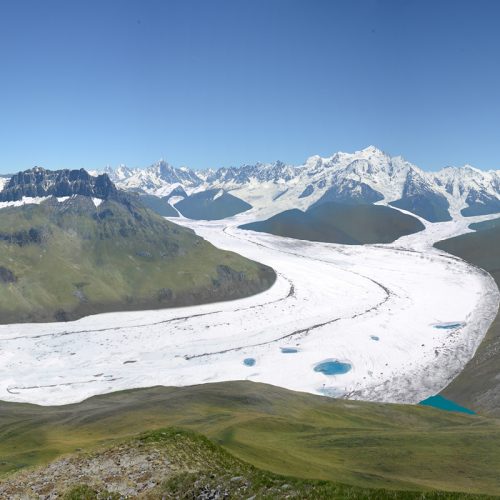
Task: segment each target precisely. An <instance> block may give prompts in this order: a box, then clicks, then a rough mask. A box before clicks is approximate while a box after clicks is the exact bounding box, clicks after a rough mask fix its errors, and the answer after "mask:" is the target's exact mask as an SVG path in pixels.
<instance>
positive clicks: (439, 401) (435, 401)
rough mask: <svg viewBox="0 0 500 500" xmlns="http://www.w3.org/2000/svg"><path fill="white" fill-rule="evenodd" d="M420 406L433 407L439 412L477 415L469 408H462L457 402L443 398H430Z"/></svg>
mask: <svg viewBox="0 0 500 500" xmlns="http://www.w3.org/2000/svg"><path fill="white" fill-rule="evenodd" d="M418 404H419V405H422V406H432V407H434V408H438V409H439V410H445V411H458V412H460V413H468V414H469V415H475V412H474V411H472V410H469V408H465V407H464V406H460V405H459V404H457V403H455V401H451V399H446V398H443V396H431V397H430V398H427V399H424V400H423V401H420V403H418Z"/></svg>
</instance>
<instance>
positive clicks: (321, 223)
mask: <svg viewBox="0 0 500 500" xmlns="http://www.w3.org/2000/svg"><path fill="white" fill-rule="evenodd" d="M240 227H241V228H242V229H250V230H252V231H259V232H264V233H270V234H275V235H277V236H287V237H290V238H298V239H301V240H309V241H323V242H326V243H343V244H345V245H362V244H365V243H391V242H393V241H395V240H396V239H398V238H399V237H401V236H404V235H406V234H412V233H415V232H417V231H421V230H422V229H424V225H423V224H422V223H421V222H420V221H419V220H418V219H416V218H415V217H412V216H410V215H407V214H403V213H401V212H400V211H399V210H394V209H392V208H389V207H384V206H380V205H342V204H338V203H322V204H320V205H317V206H314V207H312V208H310V209H309V210H307V211H306V212H302V211H301V210H297V209H294V210H287V211H285V212H282V213H280V214H278V215H275V216H273V217H271V218H270V219H267V220H265V221H261V222H252V223H250V224H244V225H242V226H240Z"/></svg>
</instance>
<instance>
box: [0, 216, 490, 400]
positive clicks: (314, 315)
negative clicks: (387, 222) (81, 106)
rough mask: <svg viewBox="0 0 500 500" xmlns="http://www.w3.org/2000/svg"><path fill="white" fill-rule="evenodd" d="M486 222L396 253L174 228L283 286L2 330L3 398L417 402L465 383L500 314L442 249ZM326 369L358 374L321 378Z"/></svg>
mask: <svg viewBox="0 0 500 500" xmlns="http://www.w3.org/2000/svg"><path fill="white" fill-rule="evenodd" d="M491 217H492V216H489V218H491ZM487 218H488V216H487V217H469V218H467V219H463V218H460V217H458V218H456V219H455V220H454V221H452V222H444V223H436V224H428V223H426V226H427V228H426V230H425V231H423V232H421V233H417V234H414V235H411V236H407V237H403V238H401V239H400V240H398V241H396V242H395V243H393V244H390V245H365V246H344V245H334V244H326V243H312V242H306V241H299V240H292V239H288V238H281V237H276V236H271V235H266V234H263V233H256V232H251V231H243V230H240V229H238V228H237V226H238V225H240V224H243V223H246V222H249V221H250V220H255V217H252V216H251V212H249V213H247V214H241V215H240V216H237V217H234V218H232V219H226V220H223V221H213V222H199V221H192V220H187V219H175V222H177V223H181V224H183V225H186V226H189V227H191V228H192V229H194V230H195V231H196V232H197V233H198V234H199V235H201V236H203V237H204V238H206V239H207V240H209V241H211V242H212V243H214V244H215V245H216V246H218V247H220V248H224V249H228V250H232V251H235V252H238V253H240V254H241V255H244V256H246V257H249V258H251V259H254V260H257V261H259V262H262V263H264V264H267V265H270V266H272V267H273V268H274V269H275V270H276V272H277V274H278V279H277V281H276V283H275V285H274V286H273V287H272V288H271V289H269V290H267V291H266V292H264V293H261V294H259V295H255V296H253V297H249V298H246V299H242V300H236V301H231V302H224V303H214V304H207V305H203V306H193V307H184V308H176V309H165V310H158V311H139V312H137V311H136V312H120V313H108V314H100V315H95V316H90V317H86V318H83V319H81V320H78V321H75V322H71V323H47V324H18V325H17V324H16V325H3V326H0V373H1V376H0V380H1V382H0V399H1V400H7V401H19V402H21V401H22V402H31V403H38V404H43V405H53V404H66V403H72V402H77V401H80V400H83V399H85V398H87V397H89V396H92V395H95V394H101V393H105V392H110V391H116V390H120V389H128V388H135V387H146V386H153V385H168V386H173V385H174V386H181V385H192V384H200V383H205V382H217V381H224V380H242V379H247V380H252V381H258V382H266V383H270V384H274V385H278V386H282V387H286V388H289V389H294V390H298V391H306V392H311V393H316V394H324V395H328V396H334V397H346V398H355V399H365V400H371V401H391V402H404V403H416V402H418V401H420V400H422V399H425V398H426V397H428V396H431V395H433V394H436V393H437V392H439V390H440V389H442V388H443V387H444V386H446V385H447V383H448V382H449V381H450V380H451V379H453V378H454V377H455V376H456V375H457V374H458V373H459V372H460V370H461V369H462V368H463V366H464V365H465V363H466V362H467V361H468V360H469V359H470V358H471V357H472V355H473V353H474V351H475V349H476V348H477V347H478V345H479V343H480V342H481V340H482V338H483V336H484V335H485V333H486V331H487V329H488V327H489V325H490V323H491V322H492V320H493V318H494V317H495V315H496V312H497V309H498V304H499V292H498V289H497V287H496V285H495V283H494V281H493V279H492V278H491V277H490V276H489V275H488V274H486V273H485V272H483V271H482V270H480V269H478V268H476V267H474V266H471V265H468V264H467V263H465V262H464V261H462V260H460V259H457V258H456V257H453V256H451V255H448V254H445V253H443V252H440V251H438V250H436V249H434V248H432V244H433V243H434V242H435V241H438V240H441V239H445V238H448V237H451V236H455V235H457V234H461V233H464V232H467V231H468V230H467V226H468V225H469V224H470V223H472V222H474V221H477V220H484V219H487ZM423 222H424V223H425V221H423ZM284 351H285V352H284ZM328 361H338V362H340V363H343V366H344V367H345V366H347V367H350V369H349V370H348V371H347V372H346V373H342V374H336V375H328V374H325V373H322V372H321V371H316V370H315V368H316V367H317V366H318V364H320V363H322V362H328Z"/></svg>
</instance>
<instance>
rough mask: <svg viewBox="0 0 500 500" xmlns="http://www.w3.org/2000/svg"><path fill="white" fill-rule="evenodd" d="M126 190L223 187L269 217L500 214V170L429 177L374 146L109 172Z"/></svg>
mask: <svg viewBox="0 0 500 500" xmlns="http://www.w3.org/2000/svg"><path fill="white" fill-rule="evenodd" d="M108 172H109V173H110V175H111V178H112V179H113V180H114V181H115V182H116V183H117V185H118V186H119V187H121V188H123V189H127V190H132V191H140V192H145V193H148V194H155V195H158V196H165V195H168V194H169V193H170V192H171V191H172V190H173V189H175V188H179V187H182V189H184V190H185V191H186V193H187V194H192V193H193V192H198V191H210V190H213V189H217V190H218V189H223V190H224V191H225V192H227V193H230V194H232V195H234V196H236V197H237V198H240V199H241V200H243V201H245V202H247V203H249V204H250V205H252V207H254V208H255V210H256V211H257V212H259V213H261V214H263V215H267V216H269V215H273V214H277V213H279V212H282V211H284V210H287V209H291V208H298V209H301V210H306V209H307V208H309V207H310V206H312V205H313V204H321V203H327V202H336V203H343V204H372V203H377V202H378V203H382V204H390V205H392V206H394V207H397V208H400V209H403V210H407V211H409V212H412V213H414V214H416V215H419V216H420V217H422V218H424V219H427V220H429V221H432V222H439V221H446V220H449V219H450V218H451V216H452V215H453V214H458V213H460V212H461V213H462V215H465V216H469V215H476V214H486V213H496V212H500V172H499V171H490V172H484V171H481V170H478V169H475V168H473V167H470V166H465V167H461V168H455V167H446V168H444V169H442V170H441V171H439V172H425V171H423V170H421V169H420V168H418V167H417V166H415V165H413V164H411V163H410V162H408V161H406V160H404V159H403V158H402V157H400V156H396V157H391V156H389V155H387V154H386V153H384V152H382V151H380V150H379V149H377V148H375V147H373V146H370V147H368V148H365V149H363V150H361V151H356V152H354V153H342V152H339V153H336V154H334V155H332V156H330V157H326V158H322V157H320V156H312V157H310V158H309V159H308V160H307V161H306V162H305V163H304V164H303V165H299V166H293V165H286V164H284V163H282V162H279V161H278V162H275V163H269V164H262V163H258V164H255V165H243V166H241V167H231V168H220V169H218V170H206V171H193V170H190V169H189V168H187V167H182V168H175V167H172V166H171V165H169V164H168V163H166V162H164V161H161V162H158V163H156V164H154V165H152V166H151V167H148V168H146V169H128V168H126V167H124V166H121V167H119V168H118V169H116V170H112V169H109V170H108Z"/></svg>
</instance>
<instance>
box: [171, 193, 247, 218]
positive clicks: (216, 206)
mask: <svg viewBox="0 0 500 500" xmlns="http://www.w3.org/2000/svg"><path fill="white" fill-rule="evenodd" d="M175 208H177V210H179V212H180V213H181V214H182V215H184V217H188V218H189V219H195V220H218V219H225V218H226V217H232V216H233V215H236V214H239V213H241V212H246V211H247V210H250V209H251V208H252V205H250V204H249V203H247V202H246V201H243V200H240V199H239V198H237V197H236V196H233V195H232V194H229V193H226V192H225V191H222V190H220V189H210V190H208V191H202V192H199V193H194V194H192V195H191V196H188V197H186V198H184V199H183V200H181V201H179V202H178V203H176V204H175Z"/></svg>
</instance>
